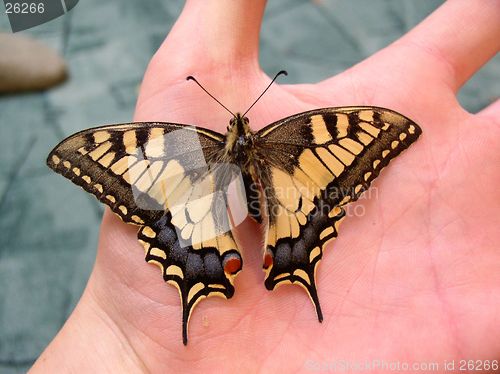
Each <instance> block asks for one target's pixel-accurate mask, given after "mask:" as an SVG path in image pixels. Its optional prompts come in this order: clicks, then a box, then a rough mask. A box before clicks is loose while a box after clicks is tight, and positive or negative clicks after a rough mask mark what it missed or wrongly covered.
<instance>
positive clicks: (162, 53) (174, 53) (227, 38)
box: [155, 0, 265, 72]
mask: <svg viewBox="0 0 500 374" xmlns="http://www.w3.org/2000/svg"><path fill="white" fill-rule="evenodd" d="M264 8H265V1H264V0H256V1H251V2H249V1H246V0H190V1H188V2H187V3H186V5H185V7H184V9H183V11H182V13H181V15H180V17H179V19H178V20H177V22H176V24H175V26H174V27H173V28H172V30H171V32H170V34H169V35H168V38H167V39H166V40H165V42H164V43H163V45H162V46H161V47H160V49H159V50H158V52H157V54H156V55H155V59H156V60H159V61H160V62H161V61H163V60H167V61H169V68H170V69H175V70H179V69H180V70H183V71H186V70H189V71H191V72H192V71H193V70H194V69H193V68H197V69H198V70H200V69H206V70H208V71H212V72H213V71H217V70H218V71H221V70H223V69H224V66H230V67H231V68H233V69H234V68H235V66H234V64H235V63H236V62H237V63H239V64H241V63H243V62H244V63H246V64H247V63H250V62H257V58H258V46H259V31H260V25H261V21H262V17H263V14H264ZM226 70H227V68H226Z"/></svg>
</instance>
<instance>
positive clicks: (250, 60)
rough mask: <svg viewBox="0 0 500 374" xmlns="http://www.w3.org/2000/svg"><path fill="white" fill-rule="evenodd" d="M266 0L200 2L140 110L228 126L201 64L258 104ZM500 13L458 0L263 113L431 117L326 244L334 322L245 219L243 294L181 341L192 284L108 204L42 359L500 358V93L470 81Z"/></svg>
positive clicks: (493, 47)
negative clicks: (462, 99)
mask: <svg viewBox="0 0 500 374" xmlns="http://www.w3.org/2000/svg"><path fill="white" fill-rule="evenodd" d="M264 6H265V3H264V2H263V1H260V0H259V1H253V2H252V5H251V7H250V8H249V2H246V1H243V0H217V1H188V2H187V4H186V6H185V9H184V11H183V12H182V15H181V16H180V18H179V20H178V22H177V23H176V25H175V27H174V28H173V29H172V31H171V32H170V34H169V35H168V37H167V39H166V40H165V42H164V43H163V45H162V46H161V48H160V49H159V51H158V52H157V53H156V54H155V55H154V57H153V58H152V60H151V63H150V64H149V66H148V69H147V71H146V73H145V76H144V81H143V83H142V86H141V91H140V97H139V100H138V103H137V108H136V113H135V117H134V120H136V121H152V120H157V121H158V120H159V121H171V122H184V123H196V124H197V125H200V126H203V127H208V128H211V129H213V130H216V131H219V132H225V128H226V127H227V125H228V121H229V116H228V113H227V112H225V111H224V110H223V109H222V108H221V107H220V106H218V104H217V103H215V102H214V101H213V100H212V99H210V98H209V97H208V96H207V95H206V94H205V93H204V92H202V91H201V90H200V89H199V87H197V86H196V85H195V84H194V83H193V82H186V80H185V77H186V76H188V75H194V76H195V77H197V78H198V79H199V80H200V82H202V84H204V86H205V87H206V88H207V89H208V90H209V91H211V92H212V93H213V94H214V95H215V96H217V97H218V98H219V100H220V101H221V102H223V103H224V104H225V105H226V106H228V107H229V108H234V110H235V111H237V110H244V109H245V108H246V107H247V106H248V105H249V104H250V103H251V102H252V101H253V99H254V98H255V97H257V96H258V94H259V93H260V92H261V91H262V89H263V88H264V87H265V86H266V85H267V83H268V82H269V77H267V76H266V75H265V74H264V73H263V72H262V70H261V69H260V67H259V64H258V36H259V28H260V23H261V19H262V15H263V12H264ZM499 19H500V3H499V2H498V1H496V0H483V1H469V0H453V1H448V2H446V3H445V4H443V5H442V6H441V7H440V8H439V9H437V10H436V11H435V12H434V13H433V14H432V15H430V16H429V17H428V18H427V19H426V20H424V21H423V22H422V23H421V24H420V25H418V26H417V27H416V28H415V29H413V30H412V31H410V32H409V33H408V34H407V35H405V36H403V37H402V38H401V39H399V40H398V41H396V42H395V43H393V44H392V45H390V46H388V47H387V48H385V49H383V50H381V51H380V52H378V53H376V54H375V55H373V56H371V57H369V58H368V59H367V60H365V61H363V62H361V63H360V64H358V65H356V66H354V67H352V68H350V69H348V70H346V71H344V72H343V73H341V74H339V75H337V76H333V77H331V78H329V79H327V80H325V81H322V82H319V83H317V84H301V85H284V84H279V85H275V86H273V87H272V88H271V89H270V90H269V92H268V93H267V94H266V95H265V96H264V97H263V98H262V100H261V101H260V102H259V103H258V104H257V105H256V106H255V107H254V109H252V111H251V112H250V113H249V114H248V117H249V118H250V125H251V126H252V128H253V129H254V130H258V129H259V128H262V127H263V126H264V125H266V124H268V123H270V122H272V121H275V120H278V119H280V118H283V117H285V116H288V115H291V114H294V113H298V112H301V111H304V110H308V109H313V108H318V107H328V106H341V105H378V106H383V107H387V108H391V109H394V110H396V111H398V112H401V113H403V114H405V115H407V116H408V117H410V118H412V119H413V120H415V121H416V122H417V123H418V124H419V125H420V126H421V127H422V129H423V135H422V137H421V138H420V139H419V140H418V141H417V143H415V144H414V145H413V146H411V147H410V149H409V150H407V151H406V152H404V153H403V154H402V155H401V156H400V157H398V158H397V159H396V160H394V161H393V162H391V164H390V166H389V167H388V168H387V169H386V170H385V171H384V172H383V173H382V175H381V176H380V177H379V178H378V179H377V180H376V181H375V183H374V184H373V185H372V189H371V191H372V192H371V193H370V192H369V193H367V197H369V198H367V199H361V201H359V202H358V203H356V207H358V208H357V209H361V208H362V210H363V214H362V217H359V215H360V214H359V210H355V209H354V207H353V206H351V208H350V211H351V214H350V216H349V217H348V218H346V220H345V221H344V223H343V224H342V226H341V228H340V236H339V238H338V239H337V240H336V241H334V242H333V243H332V244H330V245H329V248H328V249H327V250H326V254H325V256H324V259H323V261H322V263H321V265H320V267H319V271H318V282H317V283H318V290H319V297H320V300H321V302H322V308H323V313H324V315H325V321H324V322H323V323H322V324H319V323H318V322H317V319H316V315H315V312H314V309H313V307H312V305H311V303H310V301H309V299H308V297H307V295H306V294H305V293H304V291H303V290H302V289H301V288H300V287H297V286H285V287H281V288H279V289H278V290H276V291H274V292H272V293H271V292H268V291H267V290H266V289H265V288H264V285H263V278H264V274H263V272H262V271H261V267H262V253H261V252H260V249H259V248H260V242H261V239H260V236H259V235H258V234H257V231H256V230H257V228H256V227H255V226H254V225H252V224H251V223H248V222H245V223H244V224H243V227H242V228H241V229H240V231H239V235H240V237H241V240H242V242H243V256H244V270H243V271H242V272H241V273H240V275H239V276H238V277H237V278H236V283H235V285H236V294H235V296H234V297H233V299H231V300H230V301H225V300H222V299H219V298H211V299H209V300H204V301H202V302H201V303H200V305H199V306H198V307H197V308H196V309H195V311H194V313H193V315H192V318H191V323H190V342H189V344H188V346H187V347H185V346H183V345H182V341H181V309H180V303H179V296H178V294H177V291H176V290H175V289H174V288H173V287H171V286H168V285H165V284H164V282H163V281H162V279H161V275H160V273H159V270H158V269H157V268H156V267H155V266H151V265H147V264H145V263H144V254H143V250H142V248H141V246H140V245H139V243H138V242H137V239H136V232H137V229H136V228H134V227H132V226H128V225H126V224H124V223H122V222H120V221H119V219H118V218H116V217H115V216H114V215H112V214H111V213H110V212H109V211H106V213H105V215H104V218H103V223H102V227H101V235H100V242H99V248H98V253H97V258H96V263H95V266H94V269H93V271H92V274H91V277H90V279H89V282H88V285H87V287H86V289H85V292H84V294H83V296H82V298H81V300H80V302H79V303H78V305H77V307H76V308H75V310H74V312H73V313H72V315H71V316H70V318H69V319H68V321H67V322H66V324H65V325H64V327H63V328H62V330H61V331H60V332H59V334H58V335H57V336H56V337H55V339H54V340H53V341H52V342H51V343H50V345H49V346H48V347H47V348H46V350H45V351H44V352H43V354H42V355H41V356H40V358H39V359H38V361H37V362H36V363H35V365H34V366H33V368H32V371H33V372H37V371H40V372H61V371H71V370H73V371H76V370H78V371H79V372H82V371H93V372H95V371H99V372H105V371H112V372H119V371H127V372H140V371H153V372H165V371H167V370H168V371H178V370H188V371H195V370H196V371H197V370H204V371H208V372H213V371H215V370H219V371H220V370H221V369H223V370H224V371H227V372H229V371H231V372H234V370H237V369H243V370H245V371H247V372H255V371H258V370H259V369H260V370H262V371H271V370H273V371H276V370H280V371H283V370H286V371H289V370H292V371H298V370H304V369H307V368H309V369H310V368H313V369H314V368H317V366H314V365H317V363H321V362H323V363H325V362H327V363H328V362H333V361H335V360H337V359H344V360H350V361H351V362H365V361H370V360H372V359H378V360H385V361H387V362H394V361H400V362H403V361H405V362H410V363H411V362H438V363H440V365H441V366H440V370H441V371H444V367H443V366H442V364H443V362H444V360H447V361H451V360H459V359H490V360H491V359H495V358H496V359H498V358H499V357H500V338H499V337H500V320H499V316H500V271H498V269H499V267H500V251H498V242H499V241H500V230H499V229H498V227H499V222H498V211H499V209H500V199H498V195H497V191H498V188H497V186H498V185H499V184H500V168H498V165H499V164H500V142H499V140H500V102H499V101H498V100H497V101H496V102H494V103H493V104H491V105H490V106H489V107H487V108H486V109H484V110H482V111H481V112H479V113H477V114H470V113H468V112H466V111H465V110H464V109H463V108H461V107H460V105H459V103H458V102H457V99H456V94H457V91H458V90H459V88H460V87H461V86H462V85H463V84H464V83H465V82H466V81H467V80H468V79H469V78H470V77H471V76H472V75H473V74H474V73H475V72H476V71H477V70H478V69H479V68H480V67H481V66H482V65H483V64H484V63H486V62H487V61H488V60H489V59H490V58H492V57H493V56H494V55H495V53H496V52H497V51H498V50H499V49H500V23H499V22H498V20H499ZM187 40H189V41H190V42H189V43H187V42H186V41H187ZM325 53H333V52H328V51H326V52H325ZM282 81H283V80H282ZM360 207H361V208H360ZM354 212H358V214H353V213H354ZM333 248H335V249H334V250H333ZM311 365H312V366H311ZM375 369H377V368H375ZM376 371H380V369H378V370H376Z"/></svg>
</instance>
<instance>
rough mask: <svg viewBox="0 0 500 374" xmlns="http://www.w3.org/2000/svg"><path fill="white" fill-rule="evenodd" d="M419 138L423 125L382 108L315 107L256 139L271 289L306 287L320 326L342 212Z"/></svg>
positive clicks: (267, 278) (289, 118)
mask: <svg viewBox="0 0 500 374" xmlns="http://www.w3.org/2000/svg"><path fill="white" fill-rule="evenodd" d="M420 134H421V130H420V128H419V127H418V125H417V124H415V123H414V122H413V121H411V120H410V119H408V118H406V117H404V116H403V115H401V114H399V113H396V112H394V111H391V110H388V109H383V108H377V107H341V108H326V109H317V110H313V111H310V112H305V113H301V114H297V115H294V116H291V117H288V118H285V119H283V120H281V121H278V122H276V123H274V124H271V125H269V126H267V127H265V128H264V129H262V130H260V131H259V132H258V133H257V137H258V139H257V141H256V147H257V152H258V154H259V158H261V159H265V160H266V162H265V163H263V164H262V168H261V169H262V170H260V173H261V179H262V184H263V185H264V186H265V195H266V201H267V209H268V217H269V227H268V230H267V238H266V247H267V248H266V252H265V254H264V270H265V272H266V280H265V285H266V287H267V288H268V289H270V290H272V289H274V288H275V287H276V286H278V285H281V284H285V283H295V284H299V285H301V286H302V287H304V288H305V289H306V290H307V292H308V294H309V296H310V297H311V299H312V301H313V303H314V305H315V307H316V311H317V314H318V319H319V320H320V321H321V320H322V318H323V317H322V313H321V308H320V305H319V300H318V296H317V291H316V285H315V272H316V268H317V264H318V263H319V261H320V259H321V257H322V254H323V249H324V247H325V245H326V243H327V242H328V241H329V240H332V239H334V238H335V237H336V236H337V227H338V224H339V223H340V221H341V219H342V218H343V217H344V216H345V211H344V210H343V208H342V206H343V205H345V204H347V203H349V202H352V201H355V200H356V199H357V198H358V197H359V196H360V195H361V193H362V192H363V191H364V190H366V189H367V188H368V187H369V185H370V183H371V182H372V181H373V180H374V179H375V178H376V177H377V176H378V174H379V173H380V171H381V170H382V168H384V167H385V166H387V164H388V163H389V161H390V160H391V159H393V158H394V157H396V156H397V155H398V154H399V153H401V152H402V151H403V150H405V149H406V148H408V146H409V145H410V144H411V143H413V142H414V141H415V140H416V139H417V138H418V136H419V135H420Z"/></svg>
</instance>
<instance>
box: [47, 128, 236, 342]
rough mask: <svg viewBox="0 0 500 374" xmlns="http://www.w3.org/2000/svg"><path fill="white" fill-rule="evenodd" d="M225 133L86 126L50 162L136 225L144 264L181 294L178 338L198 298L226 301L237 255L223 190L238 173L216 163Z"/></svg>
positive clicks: (58, 147)
mask: <svg viewBox="0 0 500 374" xmlns="http://www.w3.org/2000/svg"><path fill="white" fill-rule="evenodd" d="M223 141H224V137H223V136H222V135H220V134H218V133H215V132H212V131H210V130H206V129H200V128H195V127H191V126H185V125H177V124H170V123H130V124H121V125H111V126H104V127H99V128H95V129H90V130H85V131H82V132H80V133H77V134H75V135H73V136H71V137H69V138H67V139H66V140H64V141H62V142H61V143H60V144H59V145H58V146H57V147H55V148H54V150H52V152H51V153H50V154H49V156H48V159H47V164H48V166H49V167H51V168H52V169H54V170H55V171H56V172H58V173H60V174H62V175H63V176H65V177H66V178H68V179H71V180H72V181H73V182H74V183H75V184H77V185H79V186H81V187H83V188H84V189H85V190H86V191H88V192H90V193H91V194H93V195H95V196H96V197H97V198H98V199H99V200H100V201H101V202H103V203H105V204H106V205H108V206H109V207H110V208H111V210H112V211H113V212H114V213H116V214H117V215H118V216H119V217H120V218H121V219H122V220H123V221H125V222H127V223H131V224H135V225H138V226H140V229H139V233H138V238H139V241H140V242H141V244H142V245H143V246H144V248H145V251H146V261H148V262H150V263H153V264H156V265H158V266H159V267H160V269H161V271H162V275H163V278H164V280H165V281H166V282H168V283H170V284H172V285H174V286H175V287H176V288H177V289H178V290H179V293H180V297H181V302H182V308H183V340H184V343H185V344H186V343H187V328H188V321H189V318H190V315H191V312H192V310H193V308H194V306H195V305H196V304H197V302H199V301H200V300H201V299H202V298H204V297H208V296H212V295H217V296H222V297H225V298H230V297H231V296H232V295H233V293H234V287H233V279H234V276H235V275H236V273H237V272H238V271H239V270H240V269H241V266H242V259H241V255H240V253H239V251H238V248H237V245H236V242H235V241H234V238H233V236H232V233H231V229H232V225H231V221H230V219H229V215H228V211H227V207H228V205H227V198H226V192H227V187H228V185H229V184H230V183H231V182H232V181H235V180H236V182H237V183H239V184H240V185H242V182H241V178H240V177H241V174H238V170H237V169H235V168H234V167H233V166H231V165H228V164H225V163H224V162H223V160H221V150H222V148H223Z"/></svg>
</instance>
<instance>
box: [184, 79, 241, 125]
mask: <svg viewBox="0 0 500 374" xmlns="http://www.w3.org/2000/svg"><path fill="white" fill-rule="evenodd" d="M186 80H188V81H195V83H196V84H197V85H198V86H200V88H201V89H202V90H203V91H205V92H206V93H207V94H208V96H210V97H211V98H212V99H214V100H215V101H217V102H218V103H219V105H220V106H221V107H223V108H224V109H226V110H227V111H228V112H229V113H231V114H232V115H233V117H236V115H235V114H234V113H233V112H231V111H230V110H229V109H227V107H226V106H225V105H224V104H222V103H221V102H220V101H219V100H217V99H216V98H215V97H214V95H212V94H211V93H210V92H208V91H207V90H206V89H205V87H203V86H202V85H201V84H200V82H198V81H197V80H196V78H195V77H193V76H192V75H190V76H189V77H186Z"/></svg>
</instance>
